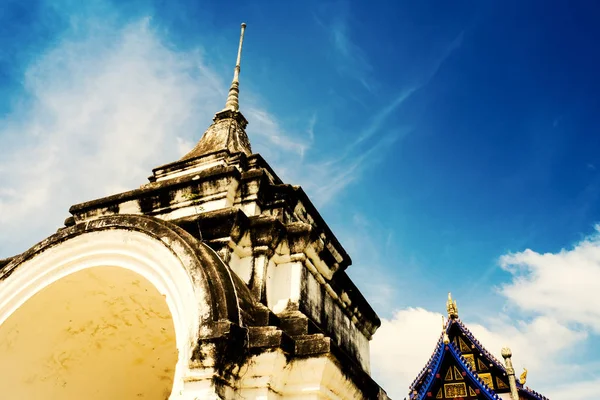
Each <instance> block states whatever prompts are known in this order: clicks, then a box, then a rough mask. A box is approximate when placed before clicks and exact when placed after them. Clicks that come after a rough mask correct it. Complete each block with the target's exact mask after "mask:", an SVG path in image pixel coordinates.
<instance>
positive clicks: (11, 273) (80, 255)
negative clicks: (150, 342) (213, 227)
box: [0, 216, 237, 399]
mask: <svg viewBox="0 0 600 400" xmlns="http://www.w3.org/2000/svg"><path fill="white" fill-rule="evenodd" d="M152 224H154V226H152ZM169 225H170V224H168V223H165V222H162V221H157V220H156V219H154V218H149V217H143V216H136V217H133V216H126V218H124V219H123V218H122V216H117V217H112V218H107V219H105V220H104V221H92V223H87V224H86V225H85V226H83V227H82V226H75V227H72V228H69V229H67V230H64V231H62V232H59V233H58V234H56V235H54V236H52V237H50V238H48V239H46V240H45V241H44V242H41V243H40V244H38V245H37V246H35V247H34V248H32V249H31V250H29V251H28V252H26V253H24V254H23V255H21V256H20V257H17V258H16V259H14V260H13V261H12V262H11V263H9V264H8V265H7V266H5V267H4V268H2V269H1V270H0V326H1V325H2V324H3V323H4V322H5V321H6V320H7V319H8V318H9V317H10V316H11V315H12V314H13V313H14V312H15V311H16V310H18V309H19V307H21V306H22V305H23V304H25V303H26V302H27V301H28V300H29V299H31V298H32V297H33V296H34V295H35V294H36V293H39V292H40V291H42V290H43V289H44V288H47V287H49V286H50V285H52V284H53V283H55V282H57V281H59V280H61V279H62V278H64V277H67V276H69V275H71V274H75V273H77V272H78V271H82V270H86V269H89V268H97V267H107V266H109V267H120V268H125V269H127V270H130V271H132V272H134V273H135V274H138V275H139V276H141V277H143V278H145V279H146V280H147V281H149V282H150V283H151V284H152V286H154V287H155V288H156V289H157V290H158V292H159V293H160V294H161V295H163V296H164V299H165V301H166V303H167V306H168V309H169V311H170V313H171V316H172V320H173V325H174V329H175V341H176V346H177V351H178V359H177V364H176V367H175V374H174V383H173V390H172V392H171V397H170V399H175V398H177V397H178V396H179V394H180V393H181V392H182V390H183V383H184V382H183V381H184V378H185V377H186V376H187V374H188V372H189V361H190V359H191V357H192V352H193V350H194V347H195V345H196V343H197V342H198V338H199V335H201V334H202V329H203V325H205V324H209V323H210V322H211V320H213V321H214V320H218V319H219V318H220V316H219V315H216V314H219V312H218V311H215V309H214V306H213V304H214V303H215V302H214V301H212V299H211V296H214V293H211V291H212V292H214V290H213V289H212V286H211V285H213V284H218V285H217V286H218V288H217V291H219V289H222V287H227V286H228V284H230V282H212V283H211V282H207V281H210V279H207V277H206V276H207V275H210V271H209V273H208V274H207V273H206V271H202V264H204V263H207V264H211V263H212V264H215V260H214V259H213V260H203V255H202V254H200V255H198V254H197V252H196V251H198V250H199V249H198V248H194V246H200V250H203V251H204V253H206V252H208V251H209V250H208V249H205V248H201V246H202V245H201V244H198V243H194V242H193V240H192V241H190V238H189V237H185V235H186V234H185V232H183V231H178V230H177V228H176V227H175V226H169ZM134 228H135V229H134ZM211 255H212V254H211ZM218 261H220V260H218ZM212 267H213V269H215V268H214V265H212ZM209 269H210V268H209ZM212 275H215V273H214V271H213V274H212ZM221 291H223V290H221ZM222 303H223V302H222ZM224 303H227V302H224ZM211 307H212V308H211ZM221 307H223V305H221ZM225 307H226V306H225ZM224 312H225V314H227V310H226V309H225V311H224ZM236 313H237V312H235V313H233V314H236Z"/></svg>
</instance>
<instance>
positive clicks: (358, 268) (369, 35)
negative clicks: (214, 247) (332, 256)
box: [0, 0, 600, 399]
mask: <svg viewBox="0 0 600 400" xmlns="http://www.w3.org/2000/svg"><path fill="white" fill-rule="evenodd" d="M2 3H3V4H2V11H0V143H2V148H3V149H5V151H3V152H1V154H0V225H3V228H2V229H0V257H7V256H10V255H13V254H14V253H17V252H21V251H24V250H25V249H27V248H28V247H30V246H31V245H33V244H34V243H35V242H37V241H39V240H41V239H42V238H44V237H45V236H47V235H49V234H50V233H52V232H53V231H54V230H55V229H56V228H57V227H59V226H60V225H61V224H62V221H63V220H64V218H65V217H66V216H67V209H68V207H69V206H70V205H71V204H74V203H77V202H79V201H85V200H89V199H91V198H94V197H99V196H102V195H107V194H110V193H113V192H115V191H119V190H126V189H130V188H134V187H136V186H138V185H140V184H142V183H144V181H145V178H146V176H148V174H149V173H150V170H151V168H152V167H155V166H158V165H161V164H163V163H165V162H168V161H172V160H174V159H176V158H177V156H178V154H180V153H181V152H182V151H184V150H186V149H189V148H191V146H192V145H193V143H194V142H195V141H196V140H198V139H199V137H200V136H201V134H202V132H203V130H204V129H205V128H206V127H207V126H208V125H209V123H210V119H211V118H212V115H213V113H214V112H215V111H217V110H219V109H220V108H221V107H222V103H223V102H224V100H225V91H226V88H227V86H228V83H229V81H230V79H231V74H232V69H233V63H234V61H235V50H236V47H237V40H238V33H239V24H240V22H242V21H243V22H246V23H247V24H248V29H247V33H246V41H245V46H244V56H243V61H242V73H241V82H242V83H241V109H242V112H243V113H244V114H245V115H246V117H247V118H248V119H249V121H250V126H249V135H250V139H251V142H252V144H253V149H254V150H255V151H256V152H259V153H261V154H263V156H264V157H265V158H266V159H267V161H269V162H270V163H271V164H272V165H273V167H274V168H275V169H276V171H277V172H278V173H279V174H280V175H281V177H282V178H283V179H284V180H285V181H287V182H288V183H293V184H301V185H302V186H303V187H304V188H305V190H306V191H307V193H308V194H309V196H311V198H312V199H313V200H314V202H315V203H316V204H317V206H318V207H319V210H320V211H321V213H322V214H323V216H324V217H325V219H326V221H328V223H329V224H330V226H331V228H332V229H333V230H334V232H336V234H337V235H338V237H339V238H340V240H341V242H342V244H344V245H345V247H346V248H347V250H348V251H349V253H350V255H351V256H352V258H353V260H354V265H353V266H352V267H350V269H349V273H350V274H351V276H352V277H353V278H354V279H355V280H356V281H357V284H358V286H359V287H360V288H361V289H362V290H363V292H364V293H365V295H367V297H368V298H369V299H371V301H372V303H373V305H374V306H375V308H376V309H377V311H378V312H379V313H380V315H381V316H382V317H383V318H384V327H383V328H382V332H383V331H384V329H385V331H384V332H385V333H382V334H381V335H382V337H386V338H387V339H386V340H388V339H389V341H386V342H385V343H384V342H381V341H380V343H383V344H378V345H377V346H380V347H378V348H381V346H383V347H389V346H396V347H395V348H396V350H397V353H396V354H397V356H398V357H405V358H406V360H407V362H406V364H407V365H409V367H407V369H406V370H402V371H399V370H396V371H394V370H391V371H390V370H385V371H384V369H385V368H387V366H386V365H387V364H386V361H385V360H383V361H382V360H380V359H378V358H377V357H379V354H380V352H378V350H377V348H374V360H373V363H374V372H375V373H376V374H379V375H378V376H376V377H377V378H379V380H380V381H382V382H383V383H384V387H386V388H387V389H388V391H390V392H392V393H393V394H395V398H400V396H404V389H402V388H404V387H406V384H408V382H405V380H406V379H407V378H406V376H410V375H412V374H413V370H414V374H416V372H417V371H418V370H420V368H421V367H422V365H423V363H424V362H425V361H426V359H427V358H428V355H429V354H428V352H429V351H430V349H433V346H434V341H435V338H436V337H437V335H438V328H437V325H439V323H438V322H435V323H436V324H437V325H434V322H432V321H434V317H435V319H436V321H439V316H438V315H437V314H435V313H441V312H444V301H445V296H446V293H447V292H448V291H449V290H451V291H452V292H453V293H454V294H455V297H456V298H457V299H458V302H459V309H460V310H461V316H462V317H463V320H465V321H467V323H469V322H472V324H473V325H475V326H476V327H477V328H478V329H480V330H481V332H482V335H484V336H486V335H487V337H488V338H489V341H490V342H491V344H490V345H489V346H488V347H490V350H492V351H496V352H498V351H499V349H500V348H499V345H498V346H496V347H498V348H497V349H496V348H494V346H495V344H496V342H495V341H496V339H498V338H502V340H503V341H504V342H503V343H509V344H510V343H512V342H515V343H516V344H515V346H516V347H517V348H519V346H521V349H522V351H523V352H524V353H523V358H525V359H526V361H527V363H528V365H534V366H535V365H539V371H538V372H536V371H535V369H534V368H531V367H530V368H529V369H530V376H531V385H532V386H533V387H535V388H536V389H537V390H539V391H543V390H544V389H546V391H547V392H548V394H549V395H550V394H555V396H554V398H557V397H556V396H559V397H558V398H560V395H561V394H562V393H564V392H562V391H561V390H564V388H563V387H562V386H561V384H560V382H558V383H557V381H556V379H554V377H556V376H562V375H559V374H558V372H557V371H558V370H561V371H562V373H564V374H566V376H571V375H572V376H573V377H578V378H577V379H579V380H581V382H582V383H581V385H580V387H581V388H584V389H585V388H588V387H590V388H591V387H592V386H593V384H596V382H597V376H598V375H599V374H600V366H599V365H598V363H597V362H595V360H596V359H597V358H598V356H600V348H599V347H598V345H597V344H595V342H597V339H598V334H599V332H600V327H599V326H600V322H598V321H599V320H600V315H599V314H598V313H597V312H596V313H593V312H591V313H582V316H581V317H580V318H575V317H574V318H572V319H569V318H566V317H565V315H564V314H562V315H561V314H559V311H563V312H565V310H566V312H567V313H569V311H570V310H575V309H577V310H579V309H586V307H588V308H590V307H591V308H593V307H592V304H591V302H593V300H594V297H593V296H592V294H593V293H594V290H598V289H600V287H599V285H600V284H598V283H596V284H595V286H593V283H592V284H591V285H592V286H590V287H585V288H584V289H581V288H576V285H572V287H573V288H576V289H572V290H571V291H569V287H571V286H569V285H570V283H568V282H567V283H565V280H564V279H563V280H562V281H561V280H558V279H554V280H553V277H554V278H556V277H558V276H563V275H561V274H562V273H565V271H567V274H566V275H565V276H566V279H568V277H569V276H570V275H569V273H570V272H569V271H571V269H572V271H574V272H572V276H574V277H576V279H577V280H578V282H579V281H590V282H594V278H595V277H600V272H599V271H600V265H599V263H598V261H597V260H598V259H600V258H598V257H596V256H597V253H595V251H596V248H597V247H598V248H599V249H600V246H596V245H597V244H598V242H599V241H598V237H597V233H596V232H597V231H596V228H595V224H596V223H597V222H600V206H599V204H600V202H599V201H598V200H599V196H600V159H599V156H598V154H600V152H599V150H600V135H598V130H599V128H600V121H599V120H598V118H597V115H598V110H599V106H600V104H599V100H598V99H599V96H598V94H599V93H600V75H598V74H597V72H596V71H598V70H600V55H599V53H598V52H597V51H596V47H597V46H596V43H597V41H598V38H600V27H599V26H598V24H597V23H596V21H597V19H598V15H599V12H600V9H599V7H598V6H595V5H594V4H593V2H584V1H582V2H577V5H574V4H567V3H564V4H558V2H551V3H549V2H543V1H528V2H523V1H502V2H492V1H478V2H465V1H455V2H439V1H419V2H415V1H371V2H368V3H364V2H351V1H338V2H330V1H313V2H311V1H306V2H267V1H253V2H243V3H242V2H237V1H236V2H231V3H230V4H229V3H228V4H229V6H228V8H227V9H226V8H225V6H223V4H222V3H221V2H208V1H170V2H163V1H154V2H152V1H119V2H116V1H115V2H111V1H88V2H85V5H82V4H80V3H82V2H75V1H52V2H49V1H33V0H29V1H13V0H3V1H2ZM555 3H556V4H555ZM73 166H77V168H73ZM25 220H26V221H27V222H26V223H25V222H23V221H25ZM588 245H589V246H588ZM590 248H591V250H590ZM527 249H531V252H532V254H533V255H532V254H530V253H525V251H526V250H527ZM562 249H565V250H564V251H562V252H561V250H562ZM598 251H599V252H600V250H598ZM510 254H513V255H514V256H513V258H512V259H510V257H511V256H510ZM503 257H504V258H503ZM507 257H508V258H507ZM507 260H508V261H507ZM578 263H580V264H578ZM515 265H520V266H521V267H523V268H522V269H518V268H517V269H515V268H514V266H515ZM503 266H504V267H503ZM577 266H581V268H577ZM523 282H525V283H523ZM565 286H567V288H566V289H565ZM581 292H584V293H587V297H586V296H581V298H580V297H577V294H580V293H581ZM548 293H550V295H549V296H548V297H545V296H546V294H548ZM527 296H539V298H540V299H545V300H543V301H542V300H540V301H532V300H531V299H529V298H528V297H527ZM596 304H597V302H596ZM561 305H563V306H565V307H566V306H568V307H567V308H566V309H565V308H561ZM417 314H418V315H417ZM411 323H412V324H415V325H414V326H415V327H416V329H417V330H422V331H423V332H429V331H431V332H430V333H429V335H430V336H428V337H427V338H425V339H427V340H425V339H423V344H422V346H421V347H419V349H421V348H423V349H425V350H424V354H422V353H415V354H413V353H410V354H409V350H406V349H403V348H401V346H402V343H404V339H402V338H403V337H404V336H402V335H408V334H409V333H408V332H406V331H404V330H402V329H405V327H407V326H413V325H410V324H411ZM428 324H429V325H428ZM430 326H435V328H429V327H430ZM395 329H396V330H395ZM474 330H475V329H474ZM411 331H414V329H412V328H411ZM544 335H545V336H544ZM535 338H537V339H536V340H538V341H540V340H542V341H543V340H546V339H547V340H558V341H561V340H562V344H560V345H558V344H557V345H556V346H555V348H553V350H552V351H550V350H547V349H544V350H542V349H538V350H539V351H538V350H536V349H535V348H534V347H535V346H533V347H532V345H531V343H533V342H532V341H533V340H534V339H535ZM415 340H416V338H415ZM498 340H500V339H498ZM482 341H483V342H484V343H485V342H486V341H485V340H483V338H482ZM532 349H533V350H532ZM544 352H546V353H547V354H545V355H544V354H542V353H544ZM518 354H519V353H518V352H515V362H517V364H518V357H519V356H518ZM411 357H412V358H411ZM545 357H550V358H545ZM551 357H555V358H556V359H560V360H562V361H561V364H558V363H557V364H556V365H555V366H554V367H556V368H555V369H556V370H555V369H552V368H550V369H548V368H549V367H547V366H544V364H547V363H548V362H550V363H552V362H551V361H548V360H552V359H553V358H551ZM413 358H414V360H416V361H410V360H412V359H413ZM378 365H380V366H378ZM410 366H412V369H410ZM544 368H546V369H544ZM565 371H566V372H565ZM395 373H396V374H398V376H401V379H392V378H390V377H391V376H393V375H394V374H395ZM402 374H404V375H402ZM588 375H589V376H588ZM573 379H575V378H573ZM594 379H595V380H594ZM395 381H398V382H400V383H401V384H402V385H404V386H402V388H401V389H402V390H400V389H398V388H397V387H395V386H394V387H392V389H389V388H388V387H387V386H386V385H385V384H386V383H390V385H392V386H393V385H395V384H396V383H395ZM536 384H537V385H536ZM586 385H587V386H586ZM584 389H582V391H581V394H578V395H580V396H581V398H584V396H587V394H586V393H588V392H584V391H583V390H584ZM397 393H400V394H397ZM569 396H571V397H570V398H571V399H573V398H575V397H572V396H575V395H574V394H573V393H570V395H569Z"/></svg>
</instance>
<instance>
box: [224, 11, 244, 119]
mask: <svg viewBox="0 0 600 400" xmlns="http://www.w3.org/2000/svg"><path fill="white" fill-rule="evenodd" d="M245 30H246V24H245V23H242V33H241V34H240V46H239V47H238V54H237V61H236V63H235V69H234V71H233V81H232V82H231V87H230V88H229V94H228V95H227V101H226V102H225V110H231V111H239V109H240V103H239V99H238V96H239V94H240V63H241V61H242V44H243V43H244V31H245Z"/></svg>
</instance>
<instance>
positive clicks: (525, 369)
mask: <svg viewBox="0 0 600 400" xmlns="http://www.w3.org/2000/svg"><path fill="white" fill-rule="evenodd" d="M525 382H527V368H523V373H522V374H521V376H520V377H519V383H520V384H521V385H524V384H525Z"/></svg>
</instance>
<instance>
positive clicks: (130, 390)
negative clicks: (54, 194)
mask: <svg viewBox="0 0 600 400" xmlns="http://www.w3.org/2000/svg"><path fill="white" fill-rule="evenodd" d="M244 28H245V25H242V36H241V38H240V46H239V50H238V60H237V64H236V68H235V75H234V79H233V82H232V85H231V89H230V91H229V95H228V97H227V102H226V106H225V108H224V109H223V110H222V111H220V112H218V113H217V114H216V115H215V117H214V121H213V123H212V124H211V126H210V127H209V128H208V130H207V131H206V132H205V133H204V135H203V136H202V138H201V139H200V141H199V142H198V144H197V145H196V146H195V147H194V148H193V149H192V150H191V151H190V152H189V153H188V154H187V155H185V156H184V157H183V158H182V159H180V160H178V161H175V162H172V163H169V164H167V165H163V166H160V167H158V168H155V169H154V170H153V172H152V176H151V177H150V178H149V180H150V182H149V183H147V184H144V185H142V186H141V187H140V188H138V189H135V190H131V191H128V192H125V193H120V194H116V195H113V196H108V197H105V198H101V199H96V200H92V201H89V202H86V203H82V204H77V205H74V206H72V207H71V209H70V213H71V216H70V217H69V218H67V220H66V221H65V227H64V228H61V229H59V230H58V232H57V233H56V234H54V235H52V236H50V237H49V238H47V239H45V240H43V241H42V242H40V243H38V244H36V245H35V246H33V247H32V248H31V249H29V250H27V251H26V252H24V253H23V254H19V255H17V256H15V257H12V258H9V259H5V260H1V261H0V393H2V398H3V399H7V400H26V399H27V400H37V399H45V400H59V399H60V400H69V399H90V400H100V399H102V400H106V399H132V400H133V399H152V400H165V399H171V400H175V399H181V400H200V399H202V400H204V399H306V400H308V399H387V398H388V397H387V395H386V393H385V391H384V390H382V389H381V388H380V387H379V385H378V384H377V383H376V382H374V380H373V379H372V378H371V376H370V366H369V358H370V356H369V341H370V340H371V338H372V337H373V334H374V333H375V331H376V330H377V328H378V327H379V325H380V320H379V318H378V317H377V315H376V313H375V312H374V311H373V309H372V308H371V306H370V305H369V303H368V302H367V301H366V300H365V298H364V297H363V295H362V294H361V293H360V291H359V290H358V289H357V288H356V286H355V285H354V283H353V282H352V281H351V280H350V278H349V277H348V275H347V274H346V269H347V268H348V266H349V265H350V264H351V260H350V257H349V256H348V254H347V253H346V251H345V250H344V248H343V247H342V245H341V244H340V243H339V241H338V240H337V239H336V237H335V235H334V234H333V233H332V232H331V230H330V229H329V227H328V226H327V224H326V223H325V221H324V220H323V218H322V217H321V216H320V214H319V212H318V211H317V209H316V208H315V206H314V205H313V204H312V202H311V201H310V199H309V198H308V196H307V195H306V194H305V193H304V191H303V190H302V189H301V188H300V187H298V186H293V185H290V184H286V183H284V182H282V181H281V179H280V178H279V177H278V176H277V175H276V173H275V172H274V171H273V170H272V169H271V168H270V167H269V165H268V164H267V162H266V161H265V160H264V159H263V158H262V157H261V156H260V155H258V154H253V153H252V151H251V147H250V142H249V140H248V136H247V135H246V132H245V128H246V125H247V123H248V121H246V119H245V118H244V116H243V115H242V114H241V112H240V110H239V100H238V94H239V73H240V57H241V50H242V40H243V34H244Z"/></svg>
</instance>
